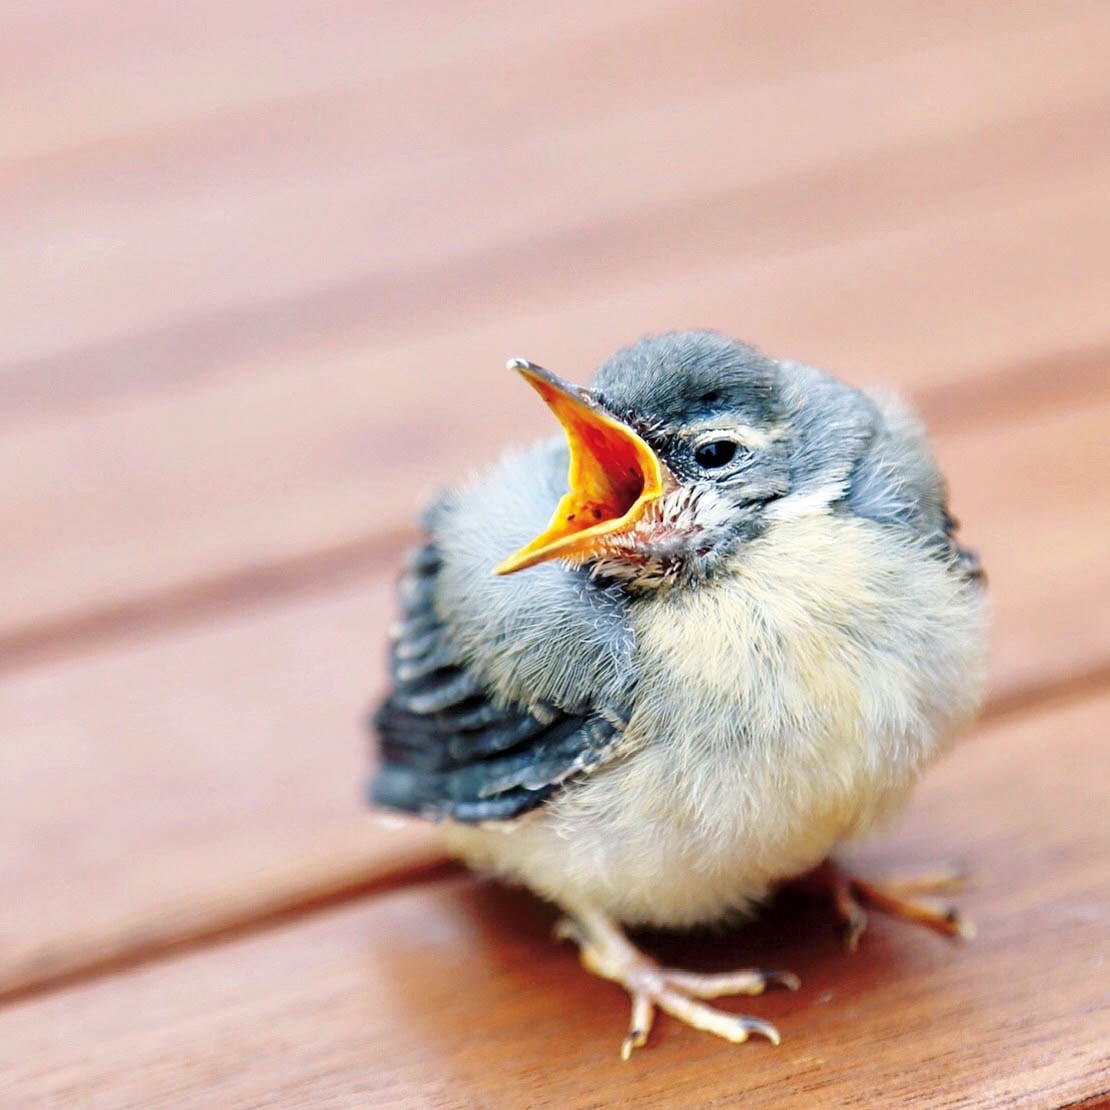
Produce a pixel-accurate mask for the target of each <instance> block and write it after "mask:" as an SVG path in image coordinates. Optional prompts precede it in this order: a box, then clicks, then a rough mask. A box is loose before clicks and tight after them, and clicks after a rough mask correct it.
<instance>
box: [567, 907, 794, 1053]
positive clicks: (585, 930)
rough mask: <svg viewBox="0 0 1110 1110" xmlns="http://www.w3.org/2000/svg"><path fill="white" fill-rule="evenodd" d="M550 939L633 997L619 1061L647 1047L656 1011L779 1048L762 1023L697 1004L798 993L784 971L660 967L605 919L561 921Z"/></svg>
mask: <svg viewBox="0 0 1110 1110" xmlns="http://www.w3.org/2000/svg"><path fill="white" fill-rule="evenodd" d="M555 935H556V936H557V937H560V938H561V939H566V940H573V941H574V942H575V944H577V945H578V949H579V956H580V958H581V960H582V966H583V967H585V968H586V969H587V970H588V971H591V972H593V973H594V974H595V975H600V976H601V977H602V978H603V979H608V980H610V981H611V982H614V983H619V984H620V985H621V986H622V987H624V989H625V990H626V991H628V993H629V994H630V995H631V997H632V1020H631V1022H630V1023H629V1026H628V1035H627V1036H626V1037H625V1038H624V1043H623V1044H622V1045H621V1059H623V1060H627V1059H628V1058H629V1057H630V1056H631V1055H632V1050H633V1049H634V1048H641V1047H643V1045H644V1044H646V1043H647V1039H648V1034H649V1033H650V1032H651V1026H652V1022H653V1021H654V1019H655V1009H656V1007H658V1008H659V1009H661V1010H664V1011H666V1012H667V1013H668V1014H670V1015H672V1016H673V1017H676V1018H678V1019H679V1020H680V1021H684V1022H686V1024H687V1025H690V1026H692V1027H693V1028H694V1029H702V1030H704V1031H705V1032H707V1033H714V1034H716V1035H717V1036H718V1037H723V1038H724V1039H725V1040H726V1041H731V1042H732V1043H733V1044H741V1043H743V1042H744V1041H746V1040H747V1039H748V1038H749V1037H750V1036H751V1035H752V1034H753V1033H757V1034H759V1036H761V1037H766V1038H767V1040H769V1041H770V1042H771V1043H772V1044H778V1043H779V1032H778V1030H777V1029H776V1028H775V1027H774V1026H773V1025H772V1024H771V1023H770V1022H767V1021H762V1020H760V1019H759V1018H754V1017H746V1016H744V1015H743V1014H731V1013H728V1012H726V1011H724V1010H718V1009H716V1008H714V1007H713V1006H706V1005H704V1003H703V1002H702V1001H700V1000H701V999H706V998H720V997H722V996H724V995H730V994H762V993H763V991H764V990H765V989H766V988H767V987H768V986H771V985H776V984H777V985H779V986H783V987H786V988H788V989H789V990H797V989H798V986H799V983H798V977H797V976H796V975H793V974H791V973H790V972H788V971H760V970H757V969H756V968H748V969H746V970H743V971H732V972H725V973H723V974H718V975H703V974H699V973H697V972H692V971H679V970H675V969H672V968H666V967H661V966H660V965H659V964H658V963H656V961H655V960H653V959H651V957H650V956H646V955H645V954H644V953H643V952H641V951H640V950H639V949H638V948H636V947H635V946H634V945H633V944H632V943H631V942H630V941H629V940H628V938H627V937H626V936H625V935H624V933H623V932H622V931H621V929H620V928H619V927H618V926H617V925H616V924H614V923H613V922H612V921H611V920H610V919H609V918H607V917H606V916H605V915H604V914H600V913H596V912H588V913H586V912H582V913H578V914H576V916H575V917H574V918H570V917H564V918H563V919H562V920H561V921H559V922H558V924H557V925H556V926H555Z"/></svg>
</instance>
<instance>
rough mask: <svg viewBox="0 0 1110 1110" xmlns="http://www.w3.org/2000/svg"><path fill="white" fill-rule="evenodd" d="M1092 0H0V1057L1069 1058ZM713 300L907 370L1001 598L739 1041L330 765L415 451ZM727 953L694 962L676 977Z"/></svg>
mask: <svg viewBox="0 0 1110 1110" xmlns="http://www.w3.org/2000/svg"><path fill="white" fill-rule="evenodd" d="M1108 35H1110V8H1108V7H1107V5H1106V4H1105V3H1099V2H1095V0H1091V2H1084V0H1075V2H1072V0H1067V2H1057V3H1053V4H1044V3H1042V2H1040V0H1011V2H1010V3H1006V4H1001V3H994V4H989V3H988V4H979V5H953V4H938V3H925V2H921V0H918V2H911V0H893V2H891V3H887V4H876V3H863V2H862V0H847V2H846V3H842V4H807V3H803V2H801V0H792V2H790V3H781V4H772V3H765V4H758V5H757V4H751V5H736V4H733V3H726V2H724V0H707V2H705V3H701V4H698V5H693V6H691V5H688V4H683V3H678V2H677V0H621V2H620V3H619V4H613V5H605V4H601V5H569V4H553V3H545V4H518V3H510V2H509V0H489V2H488V3H484V4H474V5H469V6H467V5H444V4H440V3H433V2H431V0H414V2H412V3H408V4H406V5H399V4H385V3H378V4H357V3H346V2H338V3H326V4H310V3H307V2H304V0H270V2H267V3H262V2H260V0H251V2H246V3H238V4H225V3H217V2H216V0H195V2H193V3H189V4H182V5H170V4H148V5H129V6H122V5H120V6H112V5H103V4H100V3H95V2H93V0H75V2H66V3H63V2H61V0H39V2H37V3H35V4H26V5H10V6H9V8H8V10H6V12H5V14H4V16H3V33H2V34H0V74H2V75H3V76H2V78H0V81H2V84H3V88H4V93H3V100H2V103H3V108H2V111H0V121H2V124H0V280H2V285H3V295H2V296H0V336H2V337H3V338H2V340H0V504H2V505H3V507H4V518H5V523H6V527H5V538H4V542H3V543H2V544H0V734H2V736H3V738H4V743H3V744H2V745H0V844H2V845H3V848H2V849H0V1105H4V1106H8V1105H11V1106H24V1105H82V1106H84V1105H88V1106H105V1107H118V1106H125V1105H126V1106H131V1105H134V1106H153V1105H169V1106H178V1105H212V1106H221V1107H231V1106H256V1105H263V1104H265V1105H280V1106H286V1105H312V1106H317V1105H373V1106H386V1105H387V1106H460V1107H479V1106H480V1107H518V1106H541V1105H542V1106H552V1107H593V1106H603V1105H617V1104H637V1105H645V1106H705V1105H733V1104H738V1103H740V1102H741V1101H742V1102H743V1105H745V1106H914V1107H945V1106H961V1107H996V1106H1000V1105H1007V1106H1008V1105H1020V1106H1032V1107H1048V1106H1076V1105H1090V1106H1093V1105H1095V1104H1096V1103H1099V1102H1100V1098H1110V964H1108V963H1107V950H1108V942H1110V928H1108V923H1110V862H1108V861H1110V823H1108V821H1107V817H1106V814H1107V810H1108V806H1110V788H1108V784H1110V776H1108V744H1107V720H1108V714H1110V615H1108V607H1107V600H1108V597H1110V558H1108V547H1110V515H1108V510H1107V505H1108V504H1110V466H1108V452H1107V443H1108V440H1110V314H1108V309H1110V219H1108V217H1107V197H1108V196H1110V142H1108V141H1107V135H1108V133H1110V79H1108V77H1107V72H1106V61H1105V58H1106V47H1105V44H1106V42H1107V41H1108V38H1107V37H1108ZM681 326H713V327H717V328H719V329H721V330H724V331H727V332H732V333H734V334H737V335H740V336H742V337H744V338H747V339H750V340H751V341H753V342H756V343H757V344H758V345H760V346H762V347H763V348H764V349H766V350H768V351H769V352H772V353H776V354H782V355H789V356H792V357H795V358H799V359H803V360H808V361H811V362H814V363H816V364H818V365H821V366H824V367H827V368H828V369H830V370H832V371H834V372H836V373H838V374H840V375H841V376H844V377H846V378H848V379H850V380H853V381H859V382H876V381H879V382H885V383H887V384H890V385H893V386H897V387H899V388H901V389H902V390H904V391H905V392H907V393H908V394H909V395H910V396H911V397H912V398H913V399H914V400H915V402H916V403H917V404H918V405H919V406H920V407H921V409H922V410H923V411H924V413H925V414H926V416H927V418H928V421H929V423H930V426H931V428H932V430H933V432H934V434H935V441H936V445H937V450H938V453H939V455H940V457H941V459H942V462H943V464H944V467H945V469H946V472H947V474H948V476H949V480H950V484H951V488H952V491H953V504H954V507H955V510H956V512H957V513H958V514H959V516H960V517H961V519H962V520H963V521H964V535H965V536H966V537H967V539H968V541H969V542H970V543H972V544H973V545H975V546H976V547H978V548H979V550H980V551H981V553H982V556H983V559H984V562H985V563H986V565H987V567H988V570H989V572H990V576H991V589H992V594H993V598H994V606H995V614H996V635H995V643H994V663H993V677H992V685H991V694H990V698H989V702H988V705H987V708H986V711H985V713H984V716H983V719H982V722H981V724H980V726H979V727H978V728H977V729H976V730H975V732H974V733H973V734H972V735H971V736H969V737H968V739H967V740H966V741H965V742H964V743H963V744H962V745H961V746H960V747H959V748H958V749H957V750H956V751H955V752H954V753H953V754H952V756H951V757H950V758H948V759H947V760H946V761H945V762H944V763H943V764H942V765H940V766H939V767H938V768H936V770H935V771H934V772H933V773H932V774H931V775H930V776H929V777H928V779H927V780H926V782H925V783H924V785H923V786H922V788H921V790H920V791H919V793H918V794H917V796H916V798H915V801H914V804H913V806H912V808H911V810H910V811H909V813H908V814H907V815H906V817H905V819H904V820H903V821H901V822H900V823H899V824H898V825H897V826H896V827H895V828H893V829H892V830H891V831H890V833H889V835H888V836H886V837H885V838H883V839H881V840H878V841H875V842H874V843H870V844H868V845H865V846H862V847H861V848H860V849H859V857H860V859H862V860H863V861H864V862H866V863H867V864H868V865H869V866H870V867H872V868H874V869H876V870H881V869H883V868H899V869H902V868H908V867H912V866H913V865H914V864H921V863H928V862H932V861H937V860H941V859H950V860H955V861H958V862H961V863H964V864H966V865H967V866H968V867H969V868H970V869H971V870H972V871H973V872H974V873H975V875H976V876H977V879H978V881H977V884H976V885H975V887H974V888H973V889H972V890H970V891H969V892H968V893H967V895H966V896H965V897H964V898H963V900H962V901H963V905H964V906H965V908H966V910H967V912H968V914H969V916H971V917H972V918H973V919H974V920H975V921H976V923H977V924H978V926H979V936H978V938H977V939H976V940H975V941H974V942H972V943H970V944H966V945H957V944H951V943H947V942H945V941H943V940H941V939H938V938H935V937H932V936H929V935H922V934H921V933H920V932H918V931H915V930H912V929H908V928H906V927H905V926H899V925H897V924H893V923H890V922H886V921H882V920H879V921H876V922H875V924H874V926H873V929H872V931H871V932H870V933H869V934H868V935H867V937H866V938H865V939H864V942H863V945H862V947H861V950H860V952H859V953H858V954H857V955H856V956H854V957H847V956H845V955H843V954H842V953H841V952H840V951H839V949H838V947H837V943H836V936H835V931H834V929H833V924H832V921H831V919H830V918H829V916H828V915H827V914H826V913H825V911H824V910H823V909H821V908H819V907H815V906H813V905H812V904H810V903H807V902H804V901H800V900H794V899H785V900H783V901H782V902H781V903H780V904H778V905H777V906H776V907H775V908H774V909H773V910H772V911H771V912H770V913H769V915H768V916H767V917H766V918H765V919H763V920H761V921H760V922H758V923H756V924H754V925H753V926H750V927H748V928H746V929H744V930H740V931H737V932H735V933H734V934H731V935H729V936H727V937H712V938H706V937H694V938H673V937H658V938H654V937H653V938H649V942H650V944H651V945H652V946H654V947H655V948H657V949H658V950H659V951H661V952H665V953H666V954H667V955H668V957H670V958H672V959H674V960H676V961H682V962H685V963H687V964H690V965H692V966H698V967H717V966H720V967H725V966H729V965H734V964H735V963H736V962H737V961H738V960H739V961H740V962H743V963H756V964H758V963H764V964H769V965H773V966H785V967H790V968H792V969H793V970H795V971H797V972H798V973H799V974H800V975H801V977H802V982H803V986H802V990H801V991H800V992H798V993H797V994H790V995H788V994H785V993H778V994H771V995H768V996H767V997H766V998H763V999H759V1000H755V1001H749V1002H748V1004H747V1008H748V1009H749V1010H750V1011H752V1012H755V1013H758V1014H760V1015H763V1016H766V1017H768V1018H770V1019H772V1020H774V1021H776V1022H777V1023H778V1025H779V1028H780V1030H781V1032H782V1034H783V1038H784V1040H783V1044H782V1046H781V1047H779V1048H777V1049H776V1048H772V1047H771V1046H770V1045H767V1044H764V1043H752V1044H748V1045H745V1046H742V1047H731V1046H728V1045H726V1044H723V1043H721V1042H718V1041H716V1040H713V1039H711V1038H709V1037H707V1036H704V1035H699V1034H696V1033H694V1032H692V1031H690V1030H688V1029H686V1028H684V1027H681V1026H679V1025H678V1024H677V1023H675V1022H673V1021H670V1020H668V1019H665V1018H663V1019H660V1021H659V1022H658V1023H657V1027H656V1031H655V1033H654V1034H653V1037H652V1041H651V1044H650V1047H649V1048H648V1049H646V1050H645V1051H643V1052H640V1053H637V1054H636V1056H635V1057H634V1058H633V1060H632V1061H631V1062H629V1063H627V1064H622V1063H621V1061H620V1060H619V1058H618V1056H617V1048H618V1046H619V1043H620V1039H621V1036H622V1035H623V1031H624V1024H625V1022H626V1020H627V1007H626V1001H625V998H624V995H623V994H622V993H621V992H619V991H618V990H617V989H616V988H614V987H612V986H611V985H608V984H605V983H602V982H600V981H598V980H595V979H592V978H590V977H588V976H587V975H585V974H584V973H582V972H581V971H580V969H579V967H578V964H577V960H576V957H575V954H574V952H573V950H572V949H571V948H570V947H569V946H567V945H558V944H555V943H554V942H552V941H550V940H549V938H548V935H547V934H548V931H549V928H550V924H551V921H552V912H551V911H550V910H549V909H548V908H547V907H545V906H543V905H541V904H539V903H537V902H535V901H534V900H533V899H531V898H530V897H528V896H527V895H525V894H523V893H521V892H519V891H509V890H505V889H502V888H499V887H496V886H494V885H491V884H489V883H487V882H484V881H482V880H479V879H477V878H474V877H472V876H470V875H468V874H465V873H463V872H461V871H459V870H458V869H455V868H453V867H450V866H446V865H444V864H443V862H442V860H441V859H440V855H439V852H438V849H437V847H436V845H435V842H434V838H433V837H432V836H431V834H430V833H429V830H427V829H426V828H424V827H421V826H405V827H401V828H396V827H393V826H387V825H386V824H384V823H383V822H381V821H380V820H378V819H376V818H374V817H373V816H371V815H370V814H369V813H367V812H366V811H364V810H363V808H362V807H361V804H360V791H361V787H362V783H363V781H364V778H365V775H366V771H367V754H366V741H365V739H364V737H363V735H362V733H361V730H360V717H361V714H362V712H363V710H364V709H365V708H366V707H367V706H369V704H370V703H371V701H372V700H373V699H374V697H376V696H377V695H378V694H379V693H380V692H381V690H382V689H383V687H384V683H385V672H384V665H383V662H384V661H383V646H384V639H385V630H386V627H387V624H388V621H389V620H390V616H391V612H392V583H393V578H394V575H395V569H396V566H397V562H398V558H399V554H400V552H401V550H402V549H403V548H404V546H405V545H406V543H408V542H409V541H410V540H411V539H412V538H413V537H414V535H415V534H416V533H415V519H416V513H417V508H418V506H419V504H420V501H421V499H422V498H423V497H424V496H426V494H427V493H428V492H429V491H431V490H432V489H434V488H435V487H436V485H438V484H440V483H443V482H445V481H447V480H450V479H451V478H452V477H453V476H457V475H459V474H462V473H465V472H467V471H469V470H470V469H472V468H474V467H475V466H477V465H478V464H479V463H481V462H483V461H486V460H489V459H491V458H492V457H493V456H494V455H495V454H496V452H497V451H498V450H499V448H500V447H501V446H502V445H503V444H507V443H509V442H512V441H514V440H520V439H527V438H530V437H532V436H534V435H535V434H538V433H541V432H547V431H549V430H550V429H549V424H548V419H547V417H546V414H545V413H544V412H543V411H542V407H541V406H539V405H537V404H536V403H535V401H534V399H533V398H531V397H530V395H528V394H527V393H526V392H525V391H522V389H521V387H520V385H519V383H516V382H514V381H513V380H512V379H511V378H510V377H509V376H507V375H506V373H505V371H504V369H503V366H504V360H505V358H506V357H507V356H510V355H523V356H527V357H530V358H534V359H536V360H537V361H540V362H542V363H544V364H545V365H548V366H551V367H552V368H554V369H557V370H559V371H560V372H562V373H565V374H566V375H567V376H569V377H572V378H576V379H578V380H584V379H585V378H586V377H587V376H588V374H589V373H590V371H591V369H592V367H593V366H594V365H596V363H597V362H598V361H599V360H600V359H601V358H602V357H604V356H605V355H606V354H608V353H609V352H610V351H611V350H612V349H614V348H615V347H617V346H619V345H621V344H622V343H625V342H627V341H629V340H631V339H634V338H636V337H637V336H638V335H639V334H641V333H643V332H645V331H652V330H661V329H666V328H671V327H681ZM726 1004H727V1003H726Z"/></svg>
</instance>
